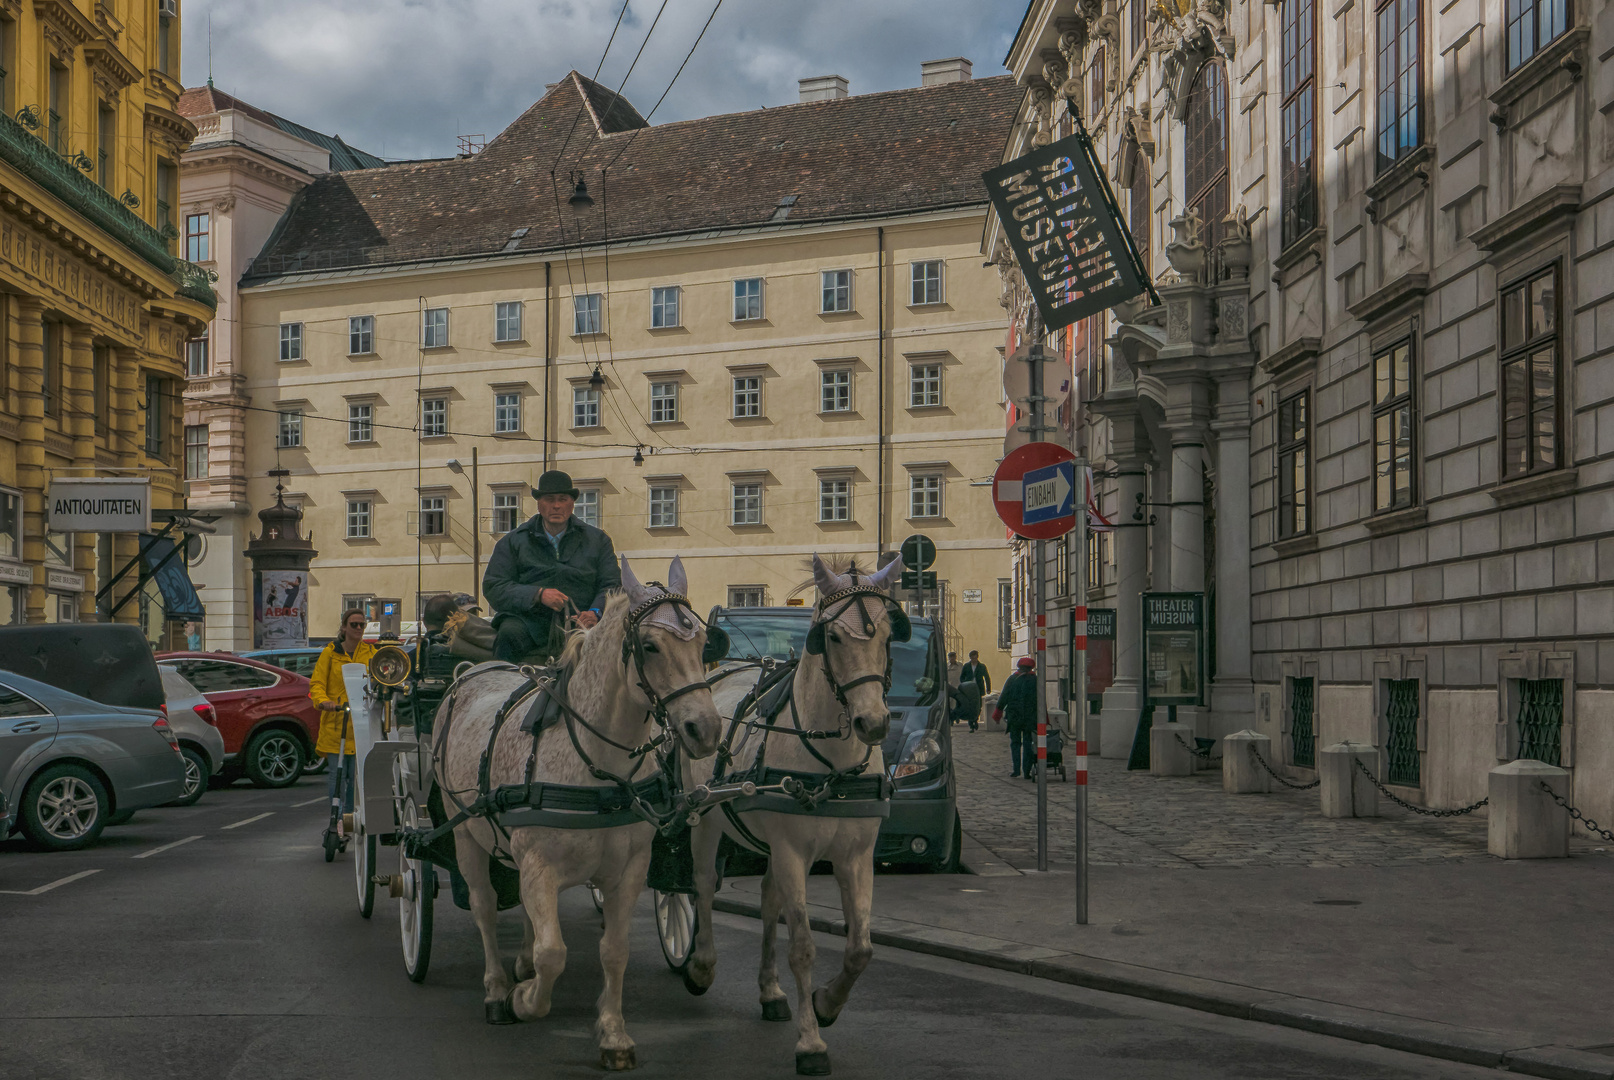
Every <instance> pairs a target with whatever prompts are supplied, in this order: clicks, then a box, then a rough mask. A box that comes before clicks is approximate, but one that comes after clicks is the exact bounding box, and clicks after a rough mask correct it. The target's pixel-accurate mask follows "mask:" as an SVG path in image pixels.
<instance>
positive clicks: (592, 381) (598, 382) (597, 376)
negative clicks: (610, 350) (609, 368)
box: [588, 364, 605, 390]
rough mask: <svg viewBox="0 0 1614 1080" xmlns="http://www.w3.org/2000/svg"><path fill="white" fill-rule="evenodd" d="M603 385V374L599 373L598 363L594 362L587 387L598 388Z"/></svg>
mask: <svg viewBox="0 0 1614 1080" xmlns="http://www.w3.org/2000/svg"><path fill="white" fill-rule="evenodd" d="M603 386H605V375H604V374H603V373H601V371H600V365H598V364H595V365H594V373H593V374H592V375H590V376H589V377H588V388H589V389H590V390H599V389H600V388H602V387H603Z"/></svg>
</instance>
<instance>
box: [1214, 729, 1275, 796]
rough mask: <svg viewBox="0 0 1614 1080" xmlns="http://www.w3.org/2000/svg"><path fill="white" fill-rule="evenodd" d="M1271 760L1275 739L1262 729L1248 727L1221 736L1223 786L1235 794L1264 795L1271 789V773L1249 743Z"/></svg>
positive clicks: (1262, 755) (1263, 757)
mask: <svg viewBox="0 0 1614 1080" xmlns="http://www.w3.org/2000/svg"><path fill="white" fill-rule="evenodd" d="M1252 746H1253V747H1255V748H1256V749H1257V750H1259V751H1260V752H1261V757H1262V759H1263V760H1266V761H1269V762H1270V761H1271V760H1272V740H1271V739H1270V738H1268V737H1267V736H1265V735H1263V734H1261V733H1260V732H1259V731H1251V730H1250V729H1249V728H1245V729H1244V730H1243V731H1235V732H1234V733H1233V734H1231V735H1228V736H1225V737H1224V738H1223V739H1222V790H1223V791H1226V792H1229V793H1231V794H1233V795H1251V794H1261V795H1265V794H1268V793H1269V792H1271V791H1272V776H1271V774H1269V773H1268V772H1267V771H1266V770H1265V769H1263V768H1261V762H1259V761H1256V760H1255V755H1254V754H1252V753H1250V747H1252Z"/></svg>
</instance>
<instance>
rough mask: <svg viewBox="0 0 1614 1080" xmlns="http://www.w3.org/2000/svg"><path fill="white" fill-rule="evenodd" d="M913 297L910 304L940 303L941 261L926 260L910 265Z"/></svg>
mask: <svg viewBox="0 0 1614 1080" xmlns="http://www.w3.org/2000/svg"><path fill="white" fill-rule="evenodd" d="M912 271H913V297H912V300H911V301H910V303H912V304H913V305H914V306H916V307H917V306H918V305H920V304H939V303H941V302H942V261H941V260H940V259H926V260H925V261H923V262H916V263H913V264H912Z"/></svg>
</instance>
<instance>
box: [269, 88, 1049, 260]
mask: <svg viewBox="0 0 1614 1080" xmlns="http://www.w3.org/2000/svg"><path fill="white" fill-rule="evenodd" d="M1021 95H1022V91H1021V90H1020V89H1019V88H1018V87H1017V86H1016V85H1015V84H1014V81H1013V79H1012V78H1010V77H1008V76H999V77H996V78H989V79H975V80H968V81H964V82H956V83H944V84H942V85H939V86H927V87H916V88H911V89H906V90H893V91H888V92H884V93H877V94H862V95H858V96H855V97H848V98H841V99H838V100H830V101H817V102H808V103H804V104H796V105H787V106H783V107H780V108H775V109H759V110H756V111H753V112H744V113H730V114H727V115H723V116H712V117H706V118H704V119H699V120H685V121H680V122H677V123H670V124H660V125H656V126H646V125H645V123H644V121H643V120H642V119H641V118H640V116H639V113H638V112H637V111H636V110H635V109H633V107H632V106H631V105H629V104H628V103H627V102H626V101H622V100H618V101H617V102H616V103H615V105H612V104H611V101H612V97H611V91H610V90H609V89H608V88H606V87H602V86H600V85H598V84H596V83H594V82H592V81H591V80H589V79H587V78H585V77H584V76H582V75H579V74H577V73H576V72H572V73H571V74H569V75H568V76H567V77H566V78H565V79H563V80H562V81H560V82H559V83H556V84H555V85H554V86H553V87H552V88H551V90H550V91H549V93H547V94H545V95H544V97H543V99H542V100H541V101H539V102H538V103H537V104H535V105H533V106H532V107H531V108H530V109H528V110H527V111H526V112H525V113H524V114H522V115H521V116H520V117H519V118H517V119H516V120H515V121H514V122H513V123H512V124H511V125H510V126H509V127H508V128H506V129H505V130H504V131H503V132H501V133H500V134H499V136H498V137H497V138H496V139H494V140H493V141H492V142H490V143H489V144H488V145H487V148H486V149H485V150H483V151H482V152H481V153H479V154H477V155H475V156H473V157H469V158H459V159H449V160H444V161H436V162H426V163H419V164H405V165H392V166H389V167H387V168H384V169H366V170H363V171H360V172H348V173H340V174H334V175H329V176H323V177H320V178H319V179H317V180H316V181H315V182H314V183H313V184H311V185H309V187H308V188H307V189H305V190H304V192H303V194H302V196H301V199H300V200H299V202H298V204H297V205H296V206H295V207H294V208H293V209H292V210H291V212H290V214H289V216H288V217H287V218H286V219H285V220H283V221H282V223H281V227H280V228H279V229H278V230H277V232H276V235H275V236H274V237H273V238H272V239H271V241H270V243H269V245H268V246H267V247H266V248H265V250H264V252H263V253H262V254H261V255H260V256H259V257H258V258H257V259H256V260H255V261H254V263H253V266H252V268H251V269H250V270H249V271H248V275H247V276H248V277H257V278H262V277H270V276H277V275H281V274H286V273H295V272H297V271H299V270H303V271H317V270H328V269H335V268H340V267H358V266H380V265H388V264H396V263H403V262H414V261H420V260H428V259H438V258H453V257H466V256H473V255H487V254H492V253H499V252H510V253H518V252H519V253H530V252H542V251H554V250H559V249H561V248H564V247H569V246H575V245H576V244H578V243H579V235H580V232H581V239H582V242H584V243H599V242H600V241H601V240H602V239H603V238H604V236H605V235H606V234H605V229H606V226H607V224H609V236H610V239H611V240H613V241H622V240H631V239H635V238H645V237H653V236H668V235H679V234H688V233H700V232H707V231H713V230H723V229H736V228H754V227H757V226H762V225H766V224H767V223H769V222H782V223H784V224H786V225H794V224H799V223H803V222H829V221H841V220H851V219H858V218H869V217H880V216H888V215H894V214H902V213H913V212H917V211H923V210H933V209H942V208H945V207H955V206H970V205H976V204H981V203H985V202H986V191H985V189H984V188H983V186H982V184H981V173H983V172H984V171H986V170H987V169H989V168H992V167H994V166H995V165H998V164H999V163H1000V162H1001V161H1002V155H1003V148H1004V145H1005V143H1006V141H1007V139H1008V136H1009V129H1010V126H1011V124H1012V122H1013V119H1014V115H1015V112H1016V110H1017V108H1018V106H1019V104H1020V98H1021ZM584 103H586V104H587V106H588V107H587V108H584V109H581V110H580V106H582V105H583V104H584ZM607 108H609V117H610V122H609V123H607V124H601V123H599V122H598V119H597V118H598V117H600V116H602V115H604V114H605V113H606V110H607ZM563 147H564V154H562V149H563ZM557 158H559V163H558V165H557ZM602 167H608V169H609V171H608V172H607V173H606V174H605V176H604V178H602V175H601V168H602ZM573 169H581V170H583V174H584V177H585V179H586V181H587V183H588V188H589V193H590V194H591V195H592V196H593V198H594V205H593V206H592V207H590V208H588V209H586V210H583V211H581V212H580V213H577V212H574V211H573V210H572V209H571V208H570V207H569V206H568V205H567V203H566V200H567V197H568V196H569V195H570V194H571V187H572V185H571V182H570V180H569V174H570V173H571V171H572V170H573ZM791 196H793V197H794V200H795V201H794V203H793V205H789V206H788V207H783V206H781V201H782V200H785V199H786V198H787V197H791ZM518 230H526V231H525V233H523V235H522V236H520V237H519V238H517V237H514V236H513V234H514V233H516V232H517V231H518Z"/></svg>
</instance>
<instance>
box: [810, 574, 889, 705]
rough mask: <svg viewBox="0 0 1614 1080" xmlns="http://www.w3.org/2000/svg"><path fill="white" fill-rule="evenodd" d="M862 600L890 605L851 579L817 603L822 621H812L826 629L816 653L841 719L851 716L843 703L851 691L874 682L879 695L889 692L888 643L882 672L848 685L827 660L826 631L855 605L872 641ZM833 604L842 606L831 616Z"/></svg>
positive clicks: (871, 588) (871, 625) (870, 620)
mask: <svg viewBox="0 0 1614 1080" xmlns="http://www.w3.org/2000/svg"><path fill="white" fill-rule="evenodd" d="M864 597H877V598H878V599H879V600H880V601H881V603H882V604H889V603H890V602H891V598H890V597H889V596H888V595H887V594H886V592H885V590H884V589H877V588H875V587H874V586H873V585H860V584H858V583H857V580H856V578H855V576H854V578H853V582H852V584H851V585H848V586H847V587H846V588H844V589H838V590H836V591H835V592H833V593H830V594H829V595H828V596H826V597H824V599H823V600H821V601H819V603H818V613H819V615H820V616H822V617H821V618H819V619H817V620H815V621H814V628H815V629H816V628H818V627H823V628H825V635H824V636H825V638H826V640H825V641H824V644H823V648H822V650H821V651H820V653H819V655H821V656H822V657H823V658H824V678H825V679H827V680H828V681H829V685H830V689H831V690H832V691H833V692H834V694H835V700H836V701H839V702H840V703H841V711H842V714H843V716H847V717H849V716H850V713H851V708H852V707H851V705H850V704H849V703H848V702H847V700H846V694H847V691H849V690H853V689H855V688H857V687H859V686H862V685H864V684H865V683H872V682H877V683H879V684H880V690H881V692H882V693H884V692H887V691H889V690H890V689H891V674H890V667H891V665H890V663H889V658H890V645H889V643H888V644H887V646H886V656H887V664H886V670H885V671H882V672H880V673H878V674H876V673H874V672H870V673H869V674H866V675H859V676H858V677H857V678H855V679H851V680H849V681H847V682H842V681H840V680H839V679H838V678H837V677H836V675H835V668H834V665H833V663H831V661H830V658H829V642H828V640H827V638H828V628H829V626H830V625H831V624H833V623H834V622H835V621H836V620H837V619H839V618H840V617H841V616H842V615H844V614H846V612H847V611H849V610H850V609H851V608H852V607H853V606H854V605H855V606H856V607H857V613H858V615H859V616H860V617H861V618H862V620H863V632H864V633H865V634H867V635H868V636H869V637H871V638H872V637H873V636H874V631H875V625H874V618H873V616H871V615H870V614H869V611H868V608H867V607H866V606H865V604H866V601H865V600H864ZM836 604H840V605H841V606H840V608H839V610H837V611H834V612H830V608H831V607H834V605H836ZM811 632H812V631H809V632H808V633H809V634H811ZM845 731H846V732H847V733H848V734H849V733H850V727H849V725H847V726H845ZM843 737H844V736H843Z"/></svg>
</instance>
